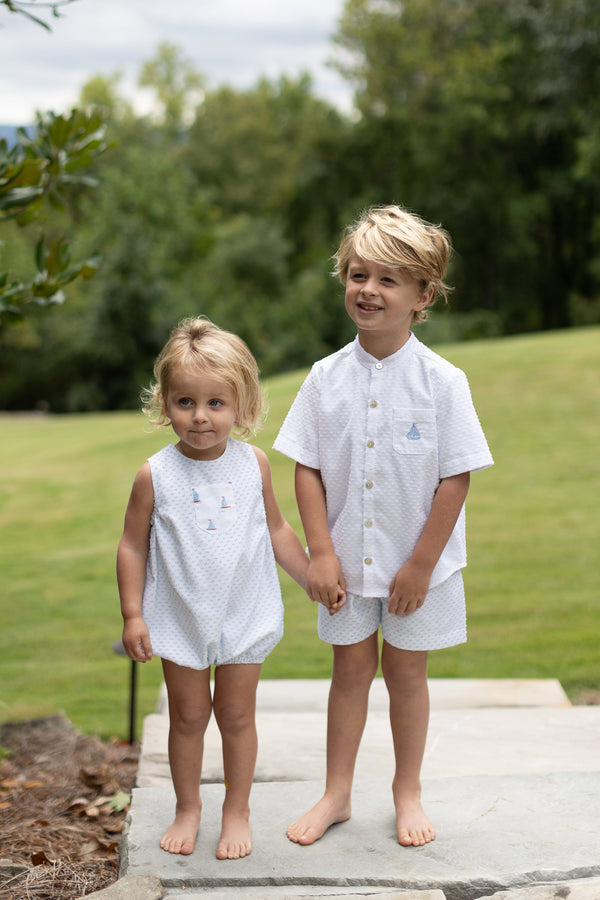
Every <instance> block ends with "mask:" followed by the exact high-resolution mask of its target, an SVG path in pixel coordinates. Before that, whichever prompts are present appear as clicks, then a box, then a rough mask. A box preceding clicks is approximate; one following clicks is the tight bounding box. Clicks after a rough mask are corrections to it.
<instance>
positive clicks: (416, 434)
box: [406, 422, 421, 441]
mask: <svg viewBox="0 0 600 900" xmlns="http://www.w3.org/2000/svg"><path fill="white" fill-rule="evenodd" d="M406 439H407V440H408V441H420V440H421V432H420V431H419V429H418V428H417V425H416V422H413V424H412V428H411V429H410V431H407V432H406Z"/></svg>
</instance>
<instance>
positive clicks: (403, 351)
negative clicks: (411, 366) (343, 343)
mask: <svg viewBox="0 0 600 900" xmlns="http://www.w3.org/2000/svg"><path fill="white" fill-rule="evenodd" d="M418 343H419V339H418V338H417V337H415V335H414V334H413V333H412V331H411V333H410V336H409V338H408V340H407V342H406V343H405V344H403V345H402V347H400V349H399V350H396V352H395V353H392V355H391V356H386V357H385V359H377V357H376V356H371V354H370V353H367V351H366V350H365V349H364V347H363V346H362V344H361V343H360V341H359V339H358V335H357V336H356V337H355V338H354V352H355V354H356V358H357V360H358V362H359V363H360V364H361V366H364V367H365V368H366V369H371V368H372V367H373V366H376V365H377V364H378V363H379V364H381V366H382V367H385V368H386V369H387V368H389V367H390V366H396V365H399V364H400V363H401V362H402V360H403V358H404V356H406V355H407V354H408V353H412V352H413V350H414V349H415V347H416V345H417V344H418Z"/></svg>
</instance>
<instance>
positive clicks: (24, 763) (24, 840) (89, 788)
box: [0, 716, 139, 900]
mask: <svg viewBox="0 0 600 900" xmlns="http://www.w3.org/2000/svg"><path fill="white" fill-rule="evenodd" d="M138 757H139V747H138V746H130V745H129V744H126V743H123V742H119V741H117V740H111V741H101V740H99V739H98V738H95V737H89V736H87V735H83V734H81V733H80V732H78V731H77V730H76V729H75V728H74V726H73V725H72V723H71V722H69V720H68V719H66V718H65V717H63V716H51V717H49V718H43V719H34V720H32V721H29V722H16V723H7V724H5V725H3V726H2V727H1V728H0V900H77V898H79V897H84V896H85V895H87V894H91V893H93V892H94V891H98V890H101V889H102V888H105V887H108V886H109V885H111V884H113V882H115V881H116V880H117V863H118V849H119V841H120V837H121V832H122V830H123V825H124V823H125V817H126V815H127V811H128V809H129V798H130V793H131V789H132V787H133V784H134V780H135V775H136V772H137V767H138Z"/></svg>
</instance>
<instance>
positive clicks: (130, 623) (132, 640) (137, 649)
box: [123, 616, 152, 663]
mask: <svg viewBox="0 0 600 900" xmlns="http://www.w3.org/2000/svg"><path fill="white" fill-rule="evenodd" d="M123 646H124V647H125V652H126V653H127V656H128V657H129V659H133V660H134V662H141V663H144V662H149V661H150V660H151V659H152V644H151V643H150V633H149V631H148V627H147V625H146V623H145V622H144V620H143V619H142V617H141V616H136V617H135V618H131V619H127V620H126V621H125V625H124V626H123Z"/></svg>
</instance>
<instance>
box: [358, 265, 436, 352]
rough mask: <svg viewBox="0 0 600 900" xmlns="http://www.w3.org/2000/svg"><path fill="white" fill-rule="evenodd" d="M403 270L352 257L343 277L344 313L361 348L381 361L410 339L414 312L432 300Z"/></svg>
mask: <svg viewBox="0 0 600 900" xmlns="http://www.w3.org/2000/svg"><path fill="white" fill-rule="evenodd" d="M431 294H432V291H426V292H425V293H424V294H423V293H421V291H420V289H419V285H418V283H417V282H416V281H415V279H414V278H412V277H411V276H410V275H408V273H406V272H405V271H403V270H402V269H395V268H392V267H389V266H384V265H382V264H381V263H376V262H373V261H372V260H365V259H361V257H359V256H357V255H356V254H353V256H352V258H351V259H350V264H349V266H348V274H347V277H346V295H345V304H346V312H347V313H348V315H349V316H350V318H351V319H352V321H353V322H354V324H355V325H356V327H357V329H358V337H359V340H360V343H361V345H362V346H363V347H364V349H365V350H366V351H367V352H368V353H371V354H372V355H373V356H377V357H378V358H380V359H383V358H384V357H385V356H391V355H392V353H395V352H396V350H399V349H400V347H402V345H403V344H405V343H406V341H407V340H408V338H409V335H410V326H411V323H412V319H413V315H414V313H415V311H416V310H420V309H423V308H424V307H425V306H427V305H428V303H429V302H430V301H431Z"/></svg>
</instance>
